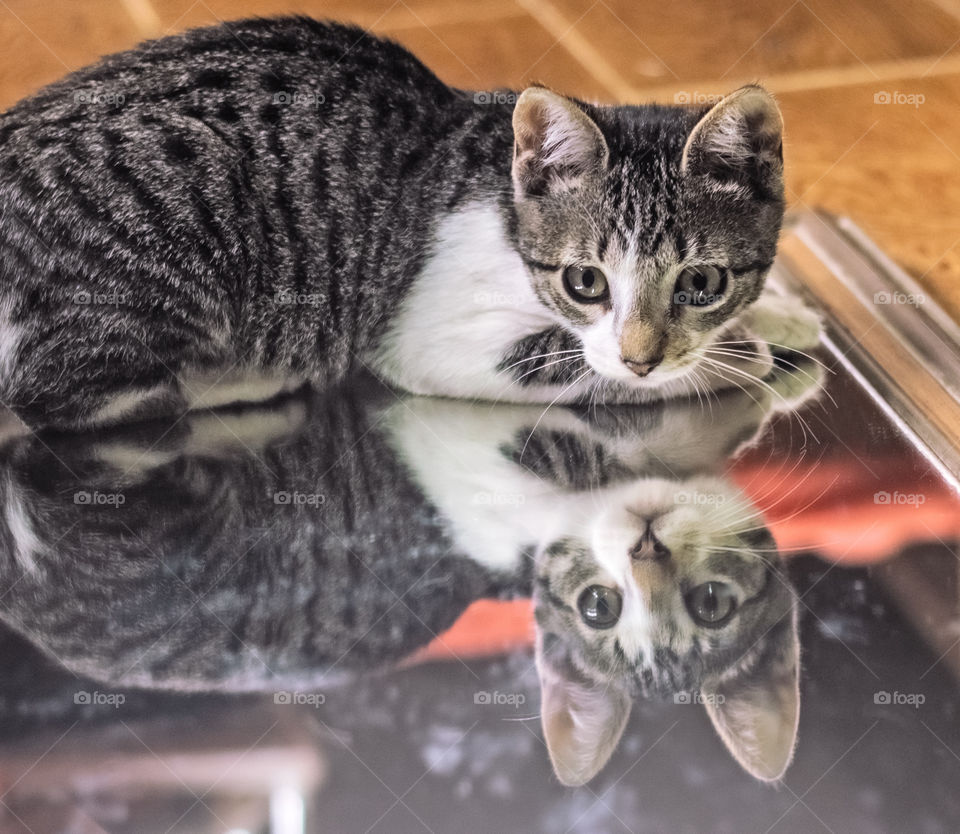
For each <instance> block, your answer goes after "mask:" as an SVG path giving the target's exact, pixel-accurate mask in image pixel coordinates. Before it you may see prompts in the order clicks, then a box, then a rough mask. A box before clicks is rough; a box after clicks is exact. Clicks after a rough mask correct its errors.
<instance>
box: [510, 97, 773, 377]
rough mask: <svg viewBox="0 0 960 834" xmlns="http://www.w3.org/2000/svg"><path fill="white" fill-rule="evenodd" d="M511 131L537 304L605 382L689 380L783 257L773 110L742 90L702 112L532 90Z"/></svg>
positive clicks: (520, 227) (522, 244)
mask: <svg viewBox="0 0 960 834" xmlns="http://www.w3.org/2000/svg"><path fill="white" fill-rule="evenodd" d="M513 128H514V159H513V184H514V204H515V207H516V215H517V243H518V248H519V251H520V253H521V255H522V257H523V259H524V261H525V263H526V264H527V267H528V269H529V272H530V276H531V280H532V284H533V288H534V291H535V292H536V293H537V295H538V297H539V298H540V299H541V300H542V301H543V303H544V304H546V305H547V306H548V307H549V308H550V309H552V310H553V311H554V312H555V313H556V314H557V315H558V317H559V318H560V320H561V321H562V322H563V323H564V324H565V325H566V326H567V327H568V328H569V329H570V330H571V331H573V332H574V333H575V334H576V335H577V336H578V337H579V339H580V340H581V342H582V345H583V350H584V357H585V359H586V361H587V363H588V364H589V365H590V366H591V367H592V368H593V369H594V370H595V371H596V372H597V373H598V374H600V375H601V376H603V377H605V378H608V379H615V380H619V381H621V382H622V383H624V384H626V385H631V386H641V387H651V388H657V387H661V386H664V385H668V384H669V383H670V381H671V380H675V379H679V378H682V377H684V376H686V375H687V374H688V373H689V372H690V371H691V370H692V369H693V368H694V367H695V366H696V365H697V363H698V362H699V360H700V357H699V356H698V352H699V351H700V350H701V349H703V348H705V347H708V346H709V344H710V343H711V342H712V341H714V340H716V339H717V337H718V335H719V334H720V333H722V332H723V329H724V325H725V324H726V323H728V322H729V321H730V320H731V319H732V318H733V317H734V316H736V315H737V313H739V312H740V311H742V310H743V309H744V308H745V307H746V306H747V305H748V304H750V303H751V302H752V301H754V300H755V299H756V298H757V296H758V295H759V293H760V290H761V289H762V286H763V282H764V279H765V277H766V273H767V271H768V269H769V267H770V265H771V264H772V262H773V259H774V255H775V253H776V245H777V238H778V235H779V230H780V224H781V221H782V218H783V210H784V196H783V156H782V129H783V125H782V120H781V117H780V111H779V109H778V108H777V105H776V103H775V102H774V100H773V98H772V97H771V96H770V95H769V93H767V92H766V91H765V90H763V89H762V88H761V87H757V86H749V87H743V88H742V89H740V90H737V91H736V92H734V93H732V94H731V95H729V96H726V97H725V98H723V99H722V100H720V101H719V102H718V103H717V104H715V105H714V106H713V107H712V108H710V109H709V110H707V111H706V112H704V111H703V110H696V109H689V108H683V107H657V106H651V107H642V108H640V107H602V106H594V105H588V104H584V103H582V102H577V101H573V100H571V99H568V98H565V97H563V96H560V95H558V94H556V93H553V92H551V91H550V90H548V89H546V88H543V87H531V88H528V89H527V90H525V91H524V92H523V93H522V94H521V95H520V96H519V98H518V100H517V104H516V107H515V109H514V115H513Z"/></svg>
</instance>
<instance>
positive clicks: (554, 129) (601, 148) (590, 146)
mask: <svg viewBox="0 0 960 834" xmlns="http://www.w3.org/2000/svg"><path fill="white" fill-rule="evenodd" d="M513 139H514V142H513V190H514V195H515V197H516V198H517V199H518V200H519V199H522V198H523V197H528V196H530V197H535V196H540V195H542V194H544V193H546V192H547V191H548V190H549V189H551V188H555V187H558V186H560V187H562V186H564V185H566V186H569V185H572V184H575V183H576V181H577V180H578V179H579V178H580V177H582V176H583V175H585V174H588V173H590V172H591V171H598V170H600V169H601V168H602V167H603V166H604V165H606V162H607V158H608V156H609V151H608V149H607V142H606V140H605V139H604V138H603V134H602V133H601V132H600V128H599V127H597V125H596V122H594V121H593V119H591V118H590V117H589V116H588V115H587V114H586V113H584V112H583V110H581V109H580V107H579V106H578V105H577V104H576V103H574V102H573V101H571V100H570V99H568V98H564V97H563V96H561V95H558V94H557V93H554V92H552V91H550V90H548V89H546V88H545V87H528V88H527V89H526V90H524V91H523V92H522V93H521V94H520V97H519V98H518V99H517V104H516V107H515V108H514V110H513Z"/></svg>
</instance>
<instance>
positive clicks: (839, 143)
mask: <svg viewBox="0 0 960 834" xmlns="http://www.w3.org/2000/svg"><path fill="white" fill-rule="evenodd" d="M911 96H913V97H914V98H909V97H911ZM919 96H922V97H923V98H922V100H921V99H919V98H917V97H919ZM886 102H889V103H886ZM780 104H781V107H782V109H783V114H784V119H785V122H786V126H787V142H786V146H785V154H786V160H787V174H788V191H789V194H788V197H789V199H790V202H791V204H792V205H793V206H795V207H803V206H823V207H824V208H827V209H828V210H830V211H833V212H836V213H840V214H846V215H849V216H850V217H852V218H853V219H854V220H855V221H856V222H857V223H859V224H860V225H861V226H862V227H863V228H864V230H865V231H866V232H867V233H868V234H869V235H871V236H872V237H873V238H874V239H875V240H876V241H877V242H878V243H879V244H880V246H881V247H882V248H883V249H885V250H886V251H887V252H888V253H889V254H890V255H891V256H892V257H893V258H894V260H896V261H898V262H899V263H900V264H901V265H902V266H904V267H905V268H906V269H907V270H908V271H909V272H910V273H912V274H913V275H914V277H917V278H919V279H920V281H921V283H922V284H923V285H924V286H925V287H927V288H928V289H929V290H930V292H931V293H932V294H933V295H935V296H937V297H938V298H939V299H940V300H941V301H942V302H943V304H944V305H945V306H946V307H948V308H949V309H950V311H951V312H952V313H953V315H954V316H955V317H957V318H958V319H960V76H946V77H944V78H936V79H927V80H903V81H901V82H893V83H891V82H885V83H884V85H883V87H880V86H879V85H861V86H855V87H846V88H840V89H833V90H816V91H811V92H803V93H790V94H787V95H783V96H781V97H780Z"/></svg>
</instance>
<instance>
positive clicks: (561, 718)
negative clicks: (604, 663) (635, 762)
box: [536, 636, 633, 786]
mask: <svg viewBox="0 0 960 834" xmlns="http://www.w3.org/2000/svg"><path fill="white" fill-rule="evenodd" d="M536 661H537V672H538V673H539V675H540V716H541V720H542V723H543V734H544V737H545V738H546V742H547V750H548V751H549V753H550V761H551V762H552V764H553V772H554V773H556V775H557V779H559V780H560V781H561V782H562V783H563V784H564V785H568V786H577V785H583V784H586V783H587V782H589V781H590V780H591V779H592V778H593V777H594V776H595V775H596V774H597V773H598V772H599V771H600V769H601V768H602V767H603V766H604V765H605V764H606V763H607V760H608V759H609V758H610V756H611V755H612V753H613V751H614V750H615V749H616V746H617V743H618V742H619V741H620V736H622V735H623V730H624V727H626V725H627V719H628V718H629V717H630V709H631V707H632V706H633V702H632V700H631V698H630V696H629V695H628V694H627V693H626V692H623V691H621V690H619V689H618V688H616V687H615V686H613V685H603V684H596V683H593V682H591V681H587V680H586V679H584V677H583V676H582V675H581V674H580V673H579V672H578V671H577V670H576V669H575V668H574V667H573V666H572V664H571V663H570V661H569V658H567V657H566V654H565V652H563V651H562V650H560V651H554V650H551V651H550V652H548V653H547V655H545V653H544V649H543V644H542V640H541V639H540V637H539V636H538V638H537V649H536Z"/></svg>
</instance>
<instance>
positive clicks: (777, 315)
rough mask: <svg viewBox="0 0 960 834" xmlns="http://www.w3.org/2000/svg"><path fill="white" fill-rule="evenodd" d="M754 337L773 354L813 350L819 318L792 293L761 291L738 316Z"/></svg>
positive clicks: (817, 341)
mask: <svg viewBox="0 0 960 834" xmlns="http://www.w3.org/2000/svg"><path fill="white" fill-rule="evenodd" d="M740 321H741V322H742V324H743V325H744V326H745V327H746V328H747V329H748V330H749V331H750V333H752V334H753V335H754V336H755V337H756V338H758V339H761V340H762V341H764V342H766V343H767V344H768V345H769V346H770V349H771V351H772V352H773V353H783V352H785V351H808V350H813V349H814V348H815V347H817V345H819V344H820V336H821V334H822V333H823V321H822V320H821V318H820V316H819V315H818V314H817V313H816V312H815V311H813V310H811V309H810V308H809V307H807V306H805V305H804V303H803V301H802V300H801V299H800V298H798V297H797V296H793V295H777V294H774V293H772V292H770V291H767V292H765V293H764V294H763V295H762V296H761V297H760V298H759V299H758V300H757V302H756V303H755V304H754V305H753V306H752V307H750V308H748V309H747V310H746V311H745V312H744V313H743V314H742V315H741V317H740Z"/></svg>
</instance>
